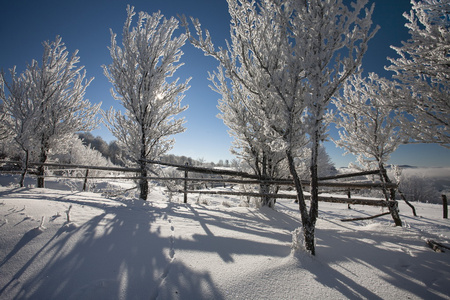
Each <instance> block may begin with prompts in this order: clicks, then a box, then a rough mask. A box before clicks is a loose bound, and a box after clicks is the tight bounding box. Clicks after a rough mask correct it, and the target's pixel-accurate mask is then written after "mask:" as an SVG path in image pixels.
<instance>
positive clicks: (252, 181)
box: [0, 160, 397, 206]
mask: <svg viewBox="0 0 450 300" xmlns="http://www.w3.org/2000/svg"><path fill="white" fill-rule="evenodd" d="M0 163H9V164H19V165H20V162H11V161H0ZM147 163H149V164H155V165H161V166H166V167H175V168H176V169H177V170H179V171H181V172H184V177H161V176H148V177H141V176H139V175H138V174H139V172H140V169H138V168H120V167H99V166H87V165H71V164H57V163H45V164H42V163H35V162H32V163H29V165H30V166H40V165H43V166H45V167H47V168H62V169H84V170H85V173H84V182H83V191H85V190H86V188H87V182H88V180H91V179H102V180H105V179H132V180H140V179H147V180H150V181H178V182H183V189H182V190H177V191H176V192H179V193H182V194H183V195H184V203H186V202H187V195H188V194H193V193H195V194H217V195H230V196H249V197H270V198H274V199H278V198H287V199H296V198H297V196H296V195H295V194H289V193H276V194H264V193H257V192H243V191H239V192H238V191H217V190H195V189H189V183H193V182H198V183H216V184H223V185H224V184H227V183H228V184H239V185H250V186H269V185H278V186H291V187H292V186H293V185H294V184H293V181H292V179H288V178H287V179H277V180H270V179H261V178H260V177H259V176H257V175H255V174H249V173H246V172H239V171H232V170H223V169H210V168H203V167H194V166H189V165H187V164H186V165H178V164H171V163H165V162H160V161H150V160H149V161H147ZM89 170H101V171H114V172H121V173H135V174H137V175H135V176H121V177H118V176H90V175H89ZM190 173H200V174H207V175H210V176H212V175H219V176H221V178H190V177H189V174H190ZM379 173H380V171H379V170H373V171H365V172H359V173H352V174H342V175H337V176H330V177H322V178H319V187H327V188H331V187H333V188H340V189H341V190H340V191H346V193H347V196H345V195H343V196H342V197H337V196H325V195H321V196H319V201H324V202H334V203H347V204H349V205H350V204H361V205H374V206H388V204H389V203H388V202H387V201H386V200H370V199H365V198H358V197H351V194H350V191H351V190H355V189H356V190H359V189H372V188H383V187H384V188H396V187H397V185H396V184H393V183H379V182H336V181H330V180H336V179H342V178H351V177H358V176H364V175H376V174H379ZM224 176H225V177H224ZM44 177H61V178H68V179H70V178H71V179H83V178H82V177H79V176H61V175H44ZM236 178H238V179H236ZM309 184H310V182H309V181H306V180H303V181H302V185H303V186H305V187H307V186H309ZM305 197H309V195H307V194H306V195H305Z"/></svg>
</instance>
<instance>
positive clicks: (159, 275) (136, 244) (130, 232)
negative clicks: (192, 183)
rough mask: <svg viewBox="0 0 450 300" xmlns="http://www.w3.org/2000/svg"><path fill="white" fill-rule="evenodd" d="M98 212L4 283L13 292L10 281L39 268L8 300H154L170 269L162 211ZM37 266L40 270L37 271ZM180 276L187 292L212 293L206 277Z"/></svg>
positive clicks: (124, 209)
mask: <svg viewBox="0 0 450 300" xmlns="http://www.w3.org/2000/svg"><path fill="white" fill-rule="evenodd" d="M59 200H60V201H63V202H67V201H66V200H64V199H59ZM74 203H78V204H79V202H76V201H75V202H74ZM86 205H88V204H86ZM90 205H93V206H96V207H98V205H95V204H92V203H91V204H90ZM99 205H100V204H99ZM144 206H145V207H144ZM102 209H103V210H104V213H102V214H100V215H97V216H95V217H93V218H91V219H90V220H89V221H88V222H86V223H85V224H83V225H81V226H79V227H77V228H72V229H73V230H71V231H68V229H67V227H62V228H61V229H60V230H59V231H58V232H57V233H56V234H55V235H54V236H53V237H52V238H51V239H50V240H49V241H48V242H47V243H46V244H45V245H44V246H43V247H42V248H41V249H40V250H39V251H38V252H37V253H36V254H35V255H34V256H33V257H32V258H31V259H30V260H29V261H28V262H27V263H26V264H25V265H24V266H23V267H22V268H21V270H19V271H18V272H17V273H16V274H15V276H14V277H13V279H12V280H11V281H10V283H9V284H8V286H9V285H11V289H14V287H15V285H14V284H13V283H14V280H16V279H19V277H20V276H21V275H22V274H23V273H24V272H25V271H26V270H27V269H28V268H31V265H33V266H39V267H40V268H38V270H39V271H37V273H36V274H35V275H33V276H32V277H31V278H29V279H28V280H26V281H25V282H24V283H23V285H22V287H21V288H20V290H18V291H17V292H14V295H13V297H12V298H20V299H129V298H133V299H134V298H149V297H150V296H152V295H157V294H158V289H159V287H160V284H161V283H162V282H163V279H164V276H166V275H167V272H168V270H169V266H170V264H171V257H170V251H171V249H170V248H171V247H172V246H171V241H170V234H171V230H170V224H169V223H168V222H167V212H166V210H165V209H164V208H156V207H150V206H149V205H148V204H146V205H144V204H143V205H142V207H139V205H136V203H133V205H130V206H127V207H125V206H119V207H111V206H109V207H108V206H107V207H102ZM40 261H43V262H45V264H43V265H42V264H41V265H39V262H40ZM181 267H182V266H181ZM184 272H185V273H184V276H185V278H184V281H185V285H186V286H189V288H190V289H194V290H195V289H197V288H200V287H199V286H198V285H199V284H201V285H202V286H205V285H206V286H208V289H209V290H211V291H214V285H213V284H212V282H211V280H210V278H209V277H208V276H207V274H201V273H195V272H191V271H189V269H187V268H184ZM8 286H7V287H8ZM7 287H5V288H7ZM5 288H4V290H5ZM213 294H215V295H217V296H220V294H219V293H218V292H215V291H214V293H213ZM218 298H220V297H218Z"/></svg>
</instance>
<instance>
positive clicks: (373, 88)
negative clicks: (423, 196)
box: [333, 73, 408, 226]
mask: <svg viewBox="0 0 450 300" xmlns="http://www.w3.org/2000/svg"><path fill="white" fill-rule="evenodd" d="M395 91H396V87H395V84H394V83H393V82H390V81H387V80H386V79H383V78H379V77H378V76H377V75H376V74H374V73H370V74H369V76H368V78H363V77H362V76H361V74H357V75H354V76H352V77H351V78H350V79H349V80H348V81H347V82H346V84H345V85H344V89H343V92H342V95H340V96H338V97H336V98H335V99H334V101H333V104H334V105H336V108H337V111H338V114H337V116H336V118H335V119H334V123H335V124H336V128H338V129H341V130H340V131H339V139H338V140H335V141H334V142H335V144H336V145H337V146H338V147H341V148H344V149H345V150H346V151H347V153H352V154H354V155H355V156H356V157H357V159H358V162H359V163H360V164H361V165H362V166H364V167H366V168H367V169H370V168H371V167H373V166H375V167H376V168H378V169H379V170H380V180H381V182H384V183H391V180H390V179H389V177H388V175H387V172H386V168H385V164H386V163H387V161H388V160H389V157H390V155H391V154H392V153H393V152H394V151H395V150H396V149H397V148H398V146H400V145H401V144H403V143H404V142H405V141H407V140H408V138H407V136H406V134H405V132H404V131H403V129H402V127H400V125H401V124H405V123H406V119H405V118H404V116H403V113H402V111H400V110H399V109H393V107H394V106H393V105H392V103H393V101H395V99H393V97H394V95H395ZM389 191H390V195H388V190H387V189H383V192H384V193H385V197H386V201H388V200H390V201H389V203H390V204H392V205H391V206H389V209H390V212H391V214H392V217H393V219H394V222H395V224H396V225H397V226H401V225H402V222H401V220H400V217H399V215H398V208H397V203H396V201H395V189H390V190H389Z"/></svg>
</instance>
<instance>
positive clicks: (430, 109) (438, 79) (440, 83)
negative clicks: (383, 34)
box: [386, 0, 450, 147]
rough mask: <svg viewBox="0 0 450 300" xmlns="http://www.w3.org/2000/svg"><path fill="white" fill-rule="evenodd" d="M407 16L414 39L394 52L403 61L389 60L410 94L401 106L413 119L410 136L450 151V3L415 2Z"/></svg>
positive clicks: (438, 1) (437, 1) (423, 0)
mask: <svg viewBox="0 0 450 300" xmlns="http://www.w3.org/2000/svg"><path fill="white" fill-rule="evenodd" d="M411 4H412V10H411V11H410V13H409V14H408V13H404V14H403V16H404V17H405V18H406V19H407V23H406V24H405V26H406V27H407V28H408V29H409V34H410V36H411V38H410V39H409V40H408V41H406V42H402V46H401V47H394V46H391V48H393V49H394V50H395V51H396V52H397V54H398V55H399V56H400V57H399V58H388V59H389V60H390V62H391V63H392V64H391V65H390V66H389V67H388V68H386V69H387V70H391V71H394V72H395V75H394V78H396V79H398V80H400V81H401V82H402V83H403V85H404V88H405V90H406V92H407V93H406V95H405V96H404V97H403V101H402V103H401V105H402V106H403V107H404V109H405V110H406V111H408V112H409V113H410V114H411V115H412V116H413V117H414V122H411V123H410V124H409V125H410V126H409V132H410V135H411V137H412V138H413V139H416V140H419V141H421V142H430V143H439V144H441V145H442V146H444V147H450V134H449V132H450V130H449V129H450V128H449V124H450V101H449V99H450V84H449V80H450V1H449V0H422V1H417V2H416V1H414V0H412V1H411Z"/></svg>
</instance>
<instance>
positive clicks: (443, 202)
mask: <svg viewBox="0 0 450 300" xmlns="http://www.w3.org/2000/svg"><path fill="white" fill-rule="evenodd" d="M442 205H443V209H444V219H448V206H447V196H446V195H444V194H442Z"/></svg>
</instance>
